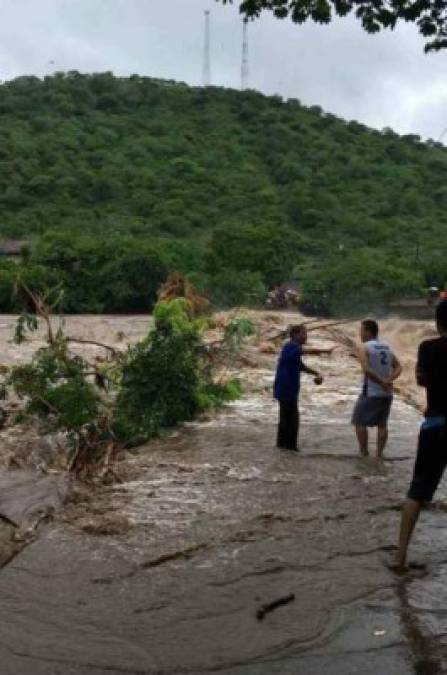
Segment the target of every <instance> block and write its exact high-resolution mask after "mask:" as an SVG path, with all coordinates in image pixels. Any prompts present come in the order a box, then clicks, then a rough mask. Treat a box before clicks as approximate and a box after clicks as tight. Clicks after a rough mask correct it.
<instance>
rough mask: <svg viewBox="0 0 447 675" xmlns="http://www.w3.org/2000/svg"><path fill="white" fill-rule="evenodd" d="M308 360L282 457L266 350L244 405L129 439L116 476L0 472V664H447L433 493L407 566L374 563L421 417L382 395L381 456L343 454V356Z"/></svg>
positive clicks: (154, 670)
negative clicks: (130, 448) (164, 432)
mask: <svg viewBox="0 0 447 675" xmlns="http://www.w3.org/2000/svg"><path fill="white" fill-rule="evenodd" d="M315 338H316V339H317V340H318V339H320V340H321V339H324V335H319V334H317V335H315ZM0 360H1V359H0ZM308 362H309V363H313V364H317V366H318V368H320V369H321V370H322V371H323V372H325V373H326V374H327V377H326V380H325V383H324V385H323V386H322V387H315V386H314V385H313V383H312V380H311V379H310V378H307V379H304V381H303V391H302V401H301V411H302V440H301V446H302V452H301V453H299V454H294V453H288V452H280V451H278V450H276V449H275V448H274V436H275V423H276V414H277V411H276V405H275V403H274V402H273V401H272V399H271V393H270V391H271V381H272V368H273V366H274V357H273V356H268V357H267V356H264V357H263V358H259V362H258V364H257V365H256V367H253V368H251V369H250V372H249V373H245V377H246V378H247V380H249V381H250V382H251V384H250V386H247V393H246V395H245V396H244V398H243V399H241V400H240V401H238V402H237V403H235V404H233V405H231V406H229V407H228V408H227V409H225V410H224V411H223V412H221V413H220V414H218V415H217V416H216V417H214V418H208V419H206V420H202V421H199V422H197V423H195V424H191V425H188V426H186V427H185V428H182V429H180V430H177V431H176V432H174V433H172V434H170V435H169V436H167V437H166V438H164V439H162V440H159V441H157V442H154V443H151V444H149V445H148V446H146V447H144V448H140V449H139V450H138V451H136V452H135V454H134V455H131V456H130V457H129V458H127V459H126V460H125V461H124V462H123V465H122V475H123V476H124V482H123V483H122V484H115V485H112V486H109V487H104V488H102V489H100V490H96V491H91V490H88V489H87V488H84V487H82V486H75V487H74V489H73V487H71V488H70V486H68V485H67V480H66V478H65V477H64V476H63V475H60V474H54V475H52V474H50V475H48V474H47V475H42V476H38V475H37V474H32V473H31V472H29V471H24V470H18V471H4V472H3V474H1V476H0V512H1V513H2V514H3V515H4V516H5V518H7V519H9V520H6V519H5V520H4V521H3V525H2V523H1V522H0V539H1V536H2V532H3V530H4V531H5V532H6V534H8V533H10V530H11V528H14V527H15V526H16V525H17V526H18V529H17V532H18V536H17V537H16V540H17V541H16V543H15V544H14V543H13V544H11V546H16V550H13V551H12V552H10V555H9V556H8V557H7V559H5V560H4V561H3V562H4V563H5V564H4V567H3V568H2V570H1V571H0V594H1V598H2V610H3V611H2V612H1V617H0V662H1V668H0V672H1V674H2V675H28V674H29V675H31V674H36V675H44V674H45V675H50V674H51V675H53V674H54V675H56V674H58V675H59V674H60V675H62V674H64V675H70V674H74V673H76V674H78V673H79V674H84V673H85V674H86V675H87V674H88V675H106V674H107V675H110V674H112V675H114V674H118V673H132V674H137V673H138V674H140V673H141V674H147V675H156V674H157V675H158V674H159V675H168V674H169V675H174V674H176V675H177V674H178V675H180V674H186V673H189V674H197V675H198V674H199V673H200V674H205V673H223V674H228V675H229V674H230V673H231V674H232V675H264V674H265V675H275V674H281V675H289V674H290V675H292V674H293V675H314V674H318V675H319V674H320V673H324V674H328V675H358V674H359V673H362V675H373V674H374V675H376V674H378V673H379V674H380V675H407V674H410V673H411V674H417V675H435V674H436V675H437V674H438V673H439V674H440V673H444V672H447V585H446V583H445V580H444V575H445V574H446V573H447V527H446V525H447V521H446V514H445V512H444V511H445V509H444V503H445V504H446V508H447V491H446V488H445V486H444V487H441V489H440V491H439V493H438V495H437V497H438V501H437V503H436V505H435V508H433V509H431V510H429V511H426V512H425V513H423V516H422V518H421V523H420V527H419V529H418V530H417V532H416V535H415V540H414V545H413V547H412V550H411V557H412V559H414V560H416V561H417V562H419V563H422V564H423V565H424V566H425V567H423V568H422V569H420V570H418V571H414V572H410V573H409V574H408V575H406V576H403V577H396V576H394V575H393V574H392V573H391V572H390V571H389V570H388V568H387V567H386V562H387V561H388V560H389V558H390V556H391V555H392V546H393V544H394V543H395V540H396V536H397V530H398V522H399V508H400V504H401V501H402V496H403V495H404V493H405V490H406V488H407V485H408V481H409V479H410V476H411V469H412V462H413V457H414V451H415V442H416V435H417V428H418V422H419V414H418V413H417V411H416V410H415V409H414V408H413V407H411V406H409V405H407V404H406V403H405V402H404V401H403V400H399V399H398V400H396V401H395V405H394V409H393V413H392V421H391V434H390V442H389V446H388V449H387V453H386V459H385V461H384V462H383V463H378V462H377V461H376V460H375V459H374V458H373V457H371V458H369V459H360V458H359V457H358V456H357V451H356V445H355V442H354V438H353V433H352V429H351V427H350V425H349V417H350V412H351V408H352V404H353V401H354V399H355V397H356V394H357V388H358V379H359V378H358V373H357V366H356V364H355V363H354V362H353V360H352V359H350V357H349V355H348V354H346V353H344V352H343V350H337V351H336V352H335V353H334V355H333V356H332V357H330V358H327V357H321V358H318V359H317V358H315V357H309V358H308ZM0 443H1V439H0ZM67 495H68V497H67ZM444 500H446V501H445V502H444ZM20 526H21V529H20ZM2 528H3V529H2ZM27 533H28V535H27ZM30 533H31V534H30ZM27 536H29V538H28V540H27V539H26V537H27ZM5 538H7V537H5ZM9 538H10V539H11V537H9ZM12 540H14V537H12ZM14 554H15V555H14ZM277 601H278V602H277ZM260 610H261V611H260ZM269 610H271V611H269Z"/></svg>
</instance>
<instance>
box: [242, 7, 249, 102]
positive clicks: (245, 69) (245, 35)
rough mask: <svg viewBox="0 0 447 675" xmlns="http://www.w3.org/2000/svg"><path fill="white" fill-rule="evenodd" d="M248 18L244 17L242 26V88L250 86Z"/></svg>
mask: <svg viewBox="0 0 447 675" xmlns="http://www.w3.org/2000/svg"><path fill="white" fill-rule="evenodd" d="M248 75H249V70H248V19H244V23H243V28H242V67H241V90H242V91H244V90H245V89H247V87H248Z"/></svg>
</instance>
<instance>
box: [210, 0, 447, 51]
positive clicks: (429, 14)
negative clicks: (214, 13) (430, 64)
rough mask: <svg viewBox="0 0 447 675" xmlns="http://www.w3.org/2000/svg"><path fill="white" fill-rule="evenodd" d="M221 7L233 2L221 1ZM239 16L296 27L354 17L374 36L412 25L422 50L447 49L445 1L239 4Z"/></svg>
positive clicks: (258, 0)
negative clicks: (266, 17)
mask: <svg viewBox="0 0 447 675" xmlns="http://www.w3.org/2000/svg"><path fill="white" fill-rule="evenodd" d="M220 1H221V2H223V4H228V3H232V2H233V0H220ZM240 11H241V13H242V14H243V15H244V16H245V17H247V18H254V17H258V16H259V15H260V14H261V13H262V12H263V11H269V12H272V13H273V14H274V16H276V17H277V18H278V19H285V18H287V17H290V18H291V19H292V21H294V22H295V23H299V24H301V23H304V22H305V21H309V20H312V21H315V22H316V23H320V24H327V23H330V22H331V21H332V19H333V18H334V16H341V17H344V16H347V15H348V14H351V13H354V14H355V16H356V18H357V19H358V20H359V21H360V23H361V25H362V28H363V29H364V30H366V31H367V32H368V33H377V32H379V31H380V30H382V29H384V28H391V29H393V28H395V27H396V25H397V23H398V22H401V21H405V22H412V23H415V24H416V25H417V27H418V30H419V32H420V33H421V35H422V36H423V37H424V38H426V39H427V42H426V46H425V50H426V51H430V50H439V49H444V48H445V47H447V2H445V0H412V1H411V2H402V1H401V0H366V1H365V0H315V1H314V2H308V1H307V0H242V2H241V4H240Z"/></svg>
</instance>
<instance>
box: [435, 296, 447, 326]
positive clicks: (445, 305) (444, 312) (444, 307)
mask: <svg viewBox="0 0 447 675" xmlns="http://www.w3.org/2000/svg"><path fill="white" fill-rule="evenodd" d="M436 323H437V324H438V326H439V327H440V328H443V329H444V330H447V300H441V302H439V303H438V306H437V307H436Z"/></svg>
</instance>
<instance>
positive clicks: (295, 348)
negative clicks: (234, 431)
mask: <svg viewBox="0 0 447 675" xmlns="http://www.w3.org/2000/svg"><path fill="white" fill-rule="evenodd" d="M289 336H290V340H289V341H288V342H287V343H286V344H285V345H284V347H283V348H282V350H281V354H280V356H279V360H278V365H277V368H276V377H275V384H274V388H273V395H274V397H275V398H276V400H277V401H278V403H279V423H278V438H277V443H276V445H277V447H278V448H280V449H281V450H295V451H298V450H299V448H298V431H299V411H298V396H299V392H300V378H301V373H302V372H304V373H309V374H310V375H313V376H314V382H315V384H322V382H323V377H322V376H321V375H320V373H318V372H317V371H316V370H313V369H312V368H309V367H308V366H306V365H305V364H304V363H303V361H302V358H301V357H302V355H303V353H306V354H330V353H331V352H332V349H318V348H312V349H309V348H306V349H304V348H303V345H305V344H306V342H307V329H306V326H305V325H304V324H300V325H297V326H291V328H290V330H289Z"/></svg>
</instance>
